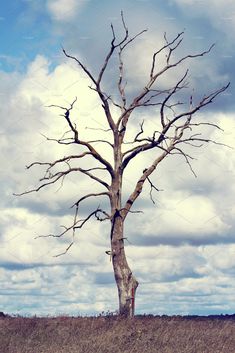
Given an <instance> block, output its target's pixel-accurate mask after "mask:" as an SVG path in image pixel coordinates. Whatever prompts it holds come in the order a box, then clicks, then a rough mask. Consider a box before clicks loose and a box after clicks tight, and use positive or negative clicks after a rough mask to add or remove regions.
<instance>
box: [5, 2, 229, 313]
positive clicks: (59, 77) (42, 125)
mask: <svg viewBox="0 0 235 353" xmlns="http://www.w3.org/2000/svg"><path fill="white" fill-rule="evenodd" d="M210 3H211V4H212V1H211V2H210ZM213 3H214V2H213ZM84 4H85V2H75V1H67V2H64V1H47V9H48V11H49V12H50V15H51V17H52V18H53V19H54V20H55V21H56V25H58V23H62V24H64V22H66V21H70V20H72V19H76V18H77V17H76V16H77V14H78V13H79V12H80V11H81V10H82V9H83V7H84ZM145 4H146V3H145ZM178 4H180V1H178ZM181 5H182V6H183V5H184V6H185V8H186V7H187V6H189V1H188V2H187V3H186V2H185V3H184V4H183V3H182V2H181ZM195 6H196V9H198V6H199V4H198V2H197V3H195ZM218 6H219V5H218ZM231 6H232V5H231ZM218 11H219V10H218ZM205 12H206V11H205ZM140 13H141V11H140V12H138V13H137V12H136V16H133V18H131V21H130V22H132V24H133V25H135V26H137V23H136V22H138V24H139V21H141V26H142V23H143V21H145V22H146V23H147V24H148V21H147V19H148V16H147V14H148V10H147V7H146V8H145V12H144V13H145V18H144V19H143V18H141V16H140ZM162 13H163V12H161V14H162ZM155 15H156V13H153V14H152V15H151V16H152V17H151V16H150V17H151V18H150V19H151V23H152V24H154V19H155V18H156V16H155ZM158 17H159V15H158ZM102 18H103V17H102ZM137 19H138V20H139V21H138V20H137ZM167 21H168V22H167ZM100 22H101V21H100ZM163 22H164V21H163ZM175 22H176V24H171V25H169V26H168V29H169V30H170V32H173V33H175V32H176V30H177V31H178V28H179V27H180V30H181V24H179V23H178V22H177V21H175ZM66 23H67V22H66ZM157 23H158V24H159V22H157ZM166 23H168V24H169V20H166V18H165V24H166ZM100 26H101V25H99V26H98V27H99V28H98V30H99V31H101V29H100V28H101V27H100ZM68 28H69V30H70V29H71V27H68ZM134 29H135V28H134ZM138 29H139V28H138ZM140 29H142V27H141V28H140ZM155 29H156V24H155ZM65 30H66V28H65ZM95 30H96V28H92V29H91V32H92V33H93V35H94V32H95ZM101 32H102V31H101ZM156 33H157V32H154V33H153V32H151V33H150V37H148V38H149V39H147V36H146V38H144V40H140V41H137V43H136V46H134V47H133V51H130V52H129V53H126V56H125V59H126V62H127V67H128V72H127V75H128V85H130V92H132V90H133V87H134V85H135V84H137V83H138V85H139V84H142V83H144V80H143V78H144V77H145V75H146V70H147V67H149V59H148V58H151V53H152V50H155V49H156V42H157V44H158V46H159V44H161V43H162V42H161V41H162V37H160V35H161V33H160V35H159V36H158V35H156ZM69 35H70V34H69ZM106 39H107V38H106V33H105V34H104V40H106ZM72 41H73V46H72V47H74V46H75V42H76V46H77V38H76V35H75V36H74V39H73V40H72ZM93 43H94V47H98V46H100V44H98V41H93ZM80 44H81V43H80ZM195 46H196V45H195ZM90 47H92V49H93V46H90ZM195 49H197V48H195ZM200 49H201V47H200ZM203 49H205V47H204V46H203ZM79 50H80V47H79ZM99 50H100V52H101V51H102V59H103V47H102V46H100V48H99ZM184 50H187V48H186V49H185V48H184ZM76 51H77V47H76ZM76 51H75V52H76ZM100 52H99V55H98V58H97V60H95V64H94V66H95V65H96V64H97V63H96V61H99V62H100V59H101V54H100ZM143 53H144V55H141V54H143ZM181 53H182V52H181ZM77 54H78V55H79V57H83V54H84V53H83V52H82V51H81V53H77ZM133 58H134V59H133ZM92 59H93V56H92ZM92 59H91V60H92ZM203 60H204V59H203ZM203 60H202V62H201V63H200V64H198V65H196V66H195V69H193V71H192V77H193V80H194V81H193V84H194V83H195V85H196V86H197V87H199V88H200V87H201V86H200V85H201V84H200V82H201V81H200V79H199V76H200V74H201V73H202V71H201V72H199V65H202V64H203V65H204V66H205V67H206V68H207V70H206V72H205V76H204V77H202V79H203V78H204V79H206V81H207V83H208V82H209V83H212V84H214V83H215V84H217V83H218V82H219V83H220V84H221V82H224V80H225V79H227V76H226V75H225V74H224V71H223V70H221V68H220V67H219V65H218V61H214V59H212V58H211V57H210V58H209V57H208V59H205V61H203ZM52 64H53V65H52ZM160 64H162V61H160V62H159V65H160ZM128 65H129V66H128ZM109 69H110V71H109V74H111V73H114V72H113V71H112V68H109ZM183 69H185V68H183ZM178 74H179V72H177V73H175V74H172V75H170V76H169V77H167V84H172V83H174V82H175V79H177V75H178ZM0 76H1V80H0V93H1V94H0V101H1V107H2V112H3V116H4V117H5V118H4V119H2V124H1V127H0V133H1V139H0V147H1V165H4V169H3V170H2V171H1V192H2V195H3V196H2V198H1V207H2V208H1V214H0V224H1V226H0V244H1V247H0V259H1V260H0V274H1V276H0V277H1V280H0V283H1V290H0V294H1V295H2V297H3V298H4V299H3V300H2V305H4V310H6V311H9V312H20V313H35V312H36V313H41V314H48V313H61V312H65V313H71V314H72V313H73V314H74V313H91V314H92V313H94V312H99V311H102V310H113V309H114V308H116V307H117V294H116V288H115V285H114V281H113V273H112V268H111V263H110V259H109V257H108V256H107V255H105V251H106V250H108V249H109V247H110V245H109V231H110V229H109V224H103V223H102V224H100V223H98V224H97V222H95V221H92V222H91V223H89V224H87V226H86V227H85V228H84V229H83V231H82V232H79V233H78V234H77V237H76V239H75V244H74V246H73V247H72V248H71V249H70V250H71V251H70V252H69V253H68V254H66V255H65V256H63V257H53V256H54V255H57V254H59V253H61V252H63V251H64V250H65V249H66V247H67V246H68V245H69V244H70V242H71V240H72V239H71V238H70V237H66V238H61V239H52V238H38V239H34V237H35V236H37V235H42V234H48V233H51V232H53V233H58V232H59V231H60V225H61V224H63V225H68V224H69V223H70V222H71V219H72V217H73V212H72V211H73V210H71V209H70V206H71V205H72V204H73V203H74V202H75V201H76V200H77V199H78V198H79V197H80V196H81V195H82V194H83V193H87V192H88V191H90V190H91V189H92V190H93V188H95V184H94V183H90V182H88V181H87V180H86V179H85V178H81V177H80V176H79V177H78V176H77V175H73V176H71V177H69V178H68V179H67V180H65V181H64V185H63V187H62V188H59V186H58V187H55V188H53V187H52V188H50V189H49V188H48V189H47V190H45V191H44V192H41V193H37V194H31V195H28V196H25V197H22V198H21V197H20V198H15V197H13V196H12V193H13V192H21V191H24V190H26V189H28V188H30V187H35V186H36V185H37V181H38V179H39V178H40V177H41V176H42V175H43V174H42V173H43V171H41V169H40V168H34V169H32V170H31V171H25V170H24V165H26V164H27V165H28V164H29V163H31V162H33V161H34V160H39V161H51V160H54V159H55V158H58V157H59V156H64V155H65V154H67V153H73V152H74V150H73V149H70V148H68V149H67V150H64V149H62V148H61V147H60V146H58V145H57V144H54V143H50V142H49V141H46V139H45V137H43V136H42V135H44V136H48V137H55V138H57V137H60V136H61V134H62V133H63V132H64V131H65V129H66V124H65V121H64V120H63V118H62V117H61V116H60V114H61V113H62V112H61V109H60V108H56V107H51V108H48V107H47V106H49V105H52V104H55V105H57V104H58V105H61V106H64V107H68V106H69V104H70V103H71V102H72V101H73V100H74V98H75V97H76V96H77V97H78V101H77V103H76V104H75V107H74V108H75V109H74V110H73V115H72V117H73V119H74V121H76V123H77V126H79V133H80V134H81V136H82V138H84V139H85V138H88V139H94V138H95V139H97V138H99V137H102V136H103V132H102V131H98V130H92V129H91V128H102V129H105V128H107V125H106V123H105V119H104V115H103V111H102V109H101V108H100V104H99V101H98V100H97V97H96V94H95V92H93V91H91V90H90V89H89V88H88V85H89V84H90V82H89V80H87V79H86V77H85V76H84V74H82V73H81V72H80V71H79V70H78V67H77V66H76V65H75V64H74V63H73V62H71V61H66V62H65V60H63V61H61V62H59V63H58V64H56V65H55V64H54V63H52V62H51V60H50V59H48V58H47V56H46V55H37V56H36V57H35V59H34V60H31V62H30V63H29V65H28V67H27V70H26V72H25V73H24V74H19V73H17V72H15V73H4V72H2V71H1V72H0ZM131 76H134V80H133V81H131ZM136 77H137V79H136ZM198 80H199V81H200V82H199V81H198ZM107 81H108V79H107ZM3 82H4V84H3ZM115 84H116V82H115ZM110 86H111V87H112V88H113V87H114V84H113V82H111V83H110ZM164 87H165V86H164ZM203 87H204V86H203ZM205 88H206V87H205ZM225 98H226V97H225V96H223V97H221V101H222V100H223V99H225ZM6 102H7V104H6ZM217 108H218V106H217ZM223 108H224V107H223V106H222V104H221V105H220V109H221V112H218V111H217V112H216V114H214V113H213V110H211V111H207V112H203V113H201V115H200V119H205V120H208V121H211V122H213V123H216V124H219V125H220V126H221V127H222V128H223V129H224V130H225V132H224V133H219V131H217V132H216V130H214V129H210V128H209V129H205V131H204V132H205V136H208V137H210V138H212V139H215V140H216V141H217V142H222V143H225V144H228V145H231V146H234V133H235V125H234V113H233V112H231V111H230V112H229V113H226V112H222V111H223V110H224V109H223ZM115 114H116V110H115ZM155 118H156V112H153V111H152V110H149V111H146V112H145V113H144V119H145V131H146V134H151V131H152V129H157V124H156V121H155ZM135 119H136V120H134V121H133V122H132V125H131V130H130V132H129V135H128V136H127V141H128V140H131V138H133V136H135V135H136V133H137V131H138V129H139V125H138V124H139V123H140V122H142V119H143V116H142V113H141V112H140V113H138V114H136V116H135ZM107 139H109V140H110V141H111V136H110V134H109V132H107ZM127 146H128V145H127ZM96 147H97V149H98V150H99V151H101V152H102V153H105V157H106V158H108V159H109V158H110V160H111V154H110V151H109V149H108V148H105V149H104V148H103V145H102V144H97V145H96ZM125 148H128V147H125ZM188 152H189V153H190V154H191V155H192V156H194V157H195V158H197V160H192V166H193V168H194V170H195V172H196V174H197V176H198V177H197V178H195V177H194V176H193V175H192V173H191V171H190V169H189V168H188V166H187V165H186V164H185V161H184V160H182V159H180V158H177V157H176V156H170V157H169V158H167V159H166V160H165V161H164V162H163V163H162V164H161V165H160V166H159V169H158V170H157V171H156V173H155V174H154V175H153V176H151V180H152V181H153V182H154V183H155V184H156V186H157V187H158V188H159V189H161V190H163V191H159V192H154V194H153V198H154V200H155V202H156V204H155V206H153V205H152V203H151V200H150V198H149V191H150V189H149V185H148V184H146V186H145V188H144V190H143V193H142V197H141V199H140V200H138V202H137V203H136V206H135V209H137V210H143V211H144V214H143V215H142V214H139V213H138V214H131V215H129V217H128V220H127V223H126V228H125V231H126V234H125V236H126V237H127V241H126V245H127V256H128V261H129V262H130V266H131V268H132V269H133V271H134V272H135V273H136V275H137V277H138V279H139V280H140V287H139V288H138V296H137V307H138V312H140V313H144V312H152V313H162V314H164V313H167V314H172V313H185V314H187V313H193V312H194V313H203V312H206V313H209V312H210V313H211V312H214V313H216V312H219V313H220V312H222V311H223V310H224V311H226V312H227V311H230V310H232V309H233V308H234V306H233V305H234V304H233V302H234V300H233V296H234V290H235V282H234V229H235V223H234V215H235V209H234V204H233V203H234V196H235V195H234V193H235V189H234V173H235V160H234V153H233V150H230V149H227V148H226V147H222V146H221V145H210V146H208V147H203V148H200V149H193V148H190V146H188ZM174 157H176V158H174ZM152 158H153V154H151V153H150V154H148V153H146V154H145V155H142V156H140V158H139V159H137V160H136V162H135V163H133V164H130V168H129V169H128V170H127V172H126V174H125V175H124V199H125V198H126V197H127V196H128V195H129V193H130V192H131V191H132V189H133V183H134V182H135V181H136V180H137V177H138V176H139V175H140V173H141V171H142V170H143V169H144V168H145V167H146V166H148V165H149V164H150V163H151V161H152ZM88 162H89V163H90V161H87V163H88ZM58 189H59V190H58ZM97 190H98V189H97ZM103 204H104V205H106V204H105V203H103ZM94 206H95V207H96V206H98V204H95V205H94V204H93V203H89V202H88V203H87V204H86V205H84V208H83V209H82V216H83V215H84V214H86V212H89V210H91V209H92V208H94ZM133 224H134V225H135V227H133ZM65 283H66V285H65ZM9 298H10V299H9ZM12 298H13V299H14V300H12ZM19 298H20V299H19ZM45 298H46V299H47V300H45ZM153 298H154V299H153ZM192 303H193V305H192ZM212 303H213V304H212ZM58 308H60V309H59V311H60V312H58Z"/></svg>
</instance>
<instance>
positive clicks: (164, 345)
mask: <svg viewBox="0 0 235 353" xmlns="http://www.w3.org/2000/svg"><path fill="white" fill-rule="evenodd" d="M0 352H1V353H150V352H151V353H155V352H156V353H235V315H230V316H229V315H226V316H215V317H199V316H198V317H181V316H173V317H168V316H147V315H146V316H136V317H135V318H132V319H121V318H119V317H117V316H100V317H67V316H64V317H63V316H60V317H54V318H50V317H48V318H39V317H31V318H24V317H9V316H6V317H4V316H3V317H1V318H0Z"/></svg>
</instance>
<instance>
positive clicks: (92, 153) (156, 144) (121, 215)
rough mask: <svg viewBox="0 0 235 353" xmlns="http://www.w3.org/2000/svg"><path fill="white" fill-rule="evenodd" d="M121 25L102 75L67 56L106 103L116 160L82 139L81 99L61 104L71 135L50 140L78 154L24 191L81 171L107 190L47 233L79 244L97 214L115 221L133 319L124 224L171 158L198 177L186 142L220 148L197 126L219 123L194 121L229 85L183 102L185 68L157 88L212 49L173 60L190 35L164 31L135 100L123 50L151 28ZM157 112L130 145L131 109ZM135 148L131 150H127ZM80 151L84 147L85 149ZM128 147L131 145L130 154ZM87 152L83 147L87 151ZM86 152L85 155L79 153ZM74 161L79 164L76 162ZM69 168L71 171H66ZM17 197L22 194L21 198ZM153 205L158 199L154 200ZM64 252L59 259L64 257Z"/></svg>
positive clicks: (114, 249) (124, 303)
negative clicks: (112, 90) (133, 167)
mask: <svg viewBox="0 0 235 353" xmlns="http://www.w3.org/2000/svg"><path fill="white" fill-rule="evenodd" d="M121 20H122V27H123V30H124V35H123V37H122V39H120V40H118V39H117V38H116V32H115V30H114V27H113V25H111V31H112V40H111V45H110V49H109V51H108V53H107V55H106V57H105V60H104V62H103V64H102V66H101V68H100V70H99V73H98V75H97V76H94V75H93V74H92V72H91V70H89V69H88V68H87V67H86V66H85V65H84V64H83V63H82V62H81V61H80V60H79V59H78V58H77V57H75V56H72V55H70V54H68V53H67V52H66V51H65V50H64V49H63V52H64V54H65V56H66V57H68V58H69V59H71V60H74V61H75V62H76V63H77V64H78V66H79V68H80V69H81V70H82V71H83V72H84V73H85V74H86V75H87V76H88V78H89V79H90V81H91V86H90V89H91V90H93V91H95V92H96V93H97V95H98V98H99V100H100V104H101V106H102V108H103V112H104V116H105V119H106V123H107V131H109V132H111V134H112V142H110V141H108V139H106V138H105V136H106V135H105V129H104V131H103V136H104V138H103V139H102V140H99V142H100V143H104V144H109V146H110V147H111V148H112V151H113V157H112V162H109V161H108V160H107V159H105V158H104V156H103V155H102V154H101V153H99V152H98V150H97V149H96V148H95V143H96V142H97V140H96V141H95V140H94V141H88V140H87V141H85V140H81V139H80V136H79V132H78V131H79V128H78V127H77V125H76V124H75V123H74V122H73V120H72V119H71V111H72V110H73V108H74V105H75V103H76V100H77V99H74V101H73V102H72V103H71V105H70V106H69V107H63V106H61V105H53V106H54V107H59V108H61V110H62V111H63V115H62V116H63V118H64V119H65V120H66V122H67V125H68V128H69V132H70V135H69V137H67V136H68V135H65V134H64V135H63V137H62V138H60V139H51V138H47V139H48V140H52V141H55V142H56V143H59V144H60V145H64V147H65V148H66V146H71V145H74V146H78V147H79V148H78V150H79V149H80V151H79V152H78V154H74V155H67V156H65V157H64V158H61V159H57V160H54V161H53V162H39V161H37V162H34V163H32V164H30V165H29V166H28V167H27V168H28V169H30V168H32V167H34V166H36V165H39V166H44V167H45V168H46V172H45V174H44V176H43V177H42V178H41V179H40V182H39V185H38V187H36V188H34V189H30V190H28V191H26V192H24V193H22V194H27V193H31V192H37V191H39V190H40V189H42V188H45V187H46V186H49V185H51V184H55V183H57V182H61V181H62V180H64V178H66V176H68V175H69V174H70V173H74V172H77V173H78V174H79V173H80V174H83V175H85V176H86V177H87V178H90V179H92V180H93V181H95V182H96V183H98V184H99V185H100V186H101V187H102V188H103V191H102V192H91V193H88V194H86V195H83V196H82V197H81V198H80V199H79V200H77V201H76V202H75V203H74V205H73V207H74V209H75V213H74V216H73V222H71V224H70V226H67V227H64V229H63V231H62V232H61V233H60V234H57V235H56V234H49V235H46V236H48V237H62V236H65V235H66V234H68V233H69V232H72V235H73V239H74V238H75V236H76V232H77V231H78V230H79V229H81V228H82V227H83V226H84V225H85V224H86V223H87V222H88V221H89V220H90V219H91V218H92V217H95V218H96V219H97V220H99V221H104V220H109V222H110V228H111V229H110V242H111V250H110V251H107V252H106V253H107V254H108V255H110V257H111V259H112V265H113V271H114V276H115V281H116V284H117V288H118V295H119V313H120V315H123V316H126V317H128V316H132V315H134V299H135V293H136V289H137V287H138V281H137V279H136V278H135V276H134V275H133V273H132V271H131V269H130V267H129V265H128V262H127V258H126V255H125V240H126V237H125V236H124V223H125V220H126V218H127V216H128V214H129V213H130V212H135V211H133V208H132V207H133V205H134V203H135V201H136V200H137V198H138V197H139V196H140V194H141V192H142V190H143V186H144V184H145V183H146V182H147V183H149V185H150V196H151V199H152V191H153V189H156V190H158V189H157V188H156V186H155V185H154V184H153V183H152V182H151V180H150V175H151V174H152V173H153V172H154V171H155V169H156V168H157V167H158V165H159V163H161V162H162V161H163V160H164V159H165V158H166V157H168V156H170V155H181V156H182V157H183V158H184V159H185V161H186V163H187V164H188V166H189V168H190V169H191V171H192V172H193V173H194V171H193V169H192V165H191V160H192V157H191V156H190V154H188V153H187V148H186V149H185V148H184V147H188V145H190V146H193V147H201V146H202V145H203V144H204V143H209V142H212V143H216V144H219V142H217V141H214V140H211V139H209V138H206V137H204V136H203V135H202V133H201V132H200V133H198V132H197V131H198V128H199V130H200V131H201V130H202V129H203V127H204V126H210V127H214V128H215V129H220V127H219V126H218V125H216V124H214V123H211V122H207V121H198V120H197V121H195V120H193V117H194V116H195V114H196V113H197V112H198V111H199V110H200V109H202V108H204V107H206V106H207V105H209V104H210V103H212V102H213V101H214V99H215V98H216V97H217V96H218V95H220V94H221V93H222V92H224V91H225V90H226V89H227V88H228V86H229V83H228V84H226V85H225V86H223V87H220V88H218V89H216V90H214V91H213V92H211V93H209V94H205V95H204V96H202V98H201V99H198V100H197V101H196V102H194V100H196V99H193V97H192V95H191V94H188V98H187V102H184V103H183V102H182V98H180V100H179V99H178V97H182V96H183V97H184V98H185V97H186V94H184V95H183V94H182V93H181V92H182V90H185V89H187V88H188V83H187V79H188V70H186V71H185V72H184V73H183V75H182V77H181V78H180V79H179V80H178V81H177V82H175V83H174V85H173V86H172V87H169V88H167V89H159V88H157V83H158V82H159V78H162V77H163V76H164V74H165V73H166V72H169V71H170V70H172V69H176V68H178V67H179V66H180V65H181V64H182V63H184V62H186V61H187V60H188V59H193V58H198V57H202V56H204V55H206V54H208V53H209V52H210V51H211V49H212V48H213V45H212V46H211V47H210V48H209V49H208V50H205V51H203V52H201V53H197V54H189V55H186V56H182V57H181V58H179V59H174V58H173V57H175V55H174V56H173V55H172V54H173V53H175V52H176V51H177V50H178V47H179V46H180V44H181V42H182V40H183V34H184V32H181V33H179V34H177V35H176V36H175V37H174V38H173V39H171V40H168V39H167V36H166V34H165V35H164V41H165V44H164V45H163V46H162V47H161V48H160V49H158V50H156V51H155V52H154V53H153V55H152V60H151V65H150V67H149V75H148V77H147V78H146V83H145V85H144V87H142V88H140V90H139V92H138V94H137V95H136V96H135V98H132V99H131V98H130V97H129V96H128V95H127V90H126V82H125V77H124V60H123V53H124V51H125V50H126V49H127V48H128V47H129V46H131V45H132V43H133V41H134V40H135V39H136V38H138V37H139V36H141V35H142V34H143V33H144V32H146V30H143V31H141V32H139V33H137V34H136V35H134V36H130V34H129V31H128V28H127V26H126V23H125V20H124V17H123V14H122V13H121ZM114 53H115V54H116V57H117V58H118V70H119V78H118V80H117V91H118V98H117V95H115V98H114V96H112V95H109V94H107V92H106V91H105V88H104V81H105V80H104V75H105V73H106V71H107V67H108V65H109V63H110V61H111V58H112V57H113V56H115V55H114ZM162 53H164V54H165V63H164V67H163V68H161V69H160V70H159V69H158V65H157V64H158V63H157V60H158V58H159V55H162ZM114 107H115V109H117V108H118V109H119V111H120V114H119V117H118V119H115V118H114V114H113V111H112V110H113V108H114ZM147 107H156V109H158V113H159V126H160V129H159V130H155V131H152V134H151V136H150V137H149V136H146V132H145V130H144V122H142V123H141V124H140V127H139V130H138V132H137V133H136V135H135V136H134V137H133V140H132V141H129V142H128V144H127V141H126V140H125V137H126V133H127V131H128V128H130V118H131V117H132V116H133V114H132V113H133V112H134V111H136V110H137V109H139V108H145V109H147ZM128 146H130V147H128ZM80 147H81V148H80ZM123 147H127V148H125V151H123V150H124V148H123ZM84 149H85V150H84ZM153 149H155V151H156V152H155V158H153V160H152V163H150V164H149V165H148V166H146V168H145V169H144V170H143V172H142V173H141V176H140V177H139V179H138V180H137V182H136V183H135V185H133V190H132V192H131V193H130V194H129V196H128V197H127V198H126V200H122V196H123V175H124V172H125V170H126V168H127V166H128V165H129V164H130V162H132V161H133V160H134V159H135V158H136V157H137V156H138V155H140V154H142V153H144V152H145V151H149V150H153ZM81 151H82V152H81ZM88 156H89V157H91V158H93V160H95V162H96V166H95V167H91V168H87V169H84V168H82V167H81V166H80V165H79V161H80V160H83V159H86V158H87V157H88ZM72 161H73V162H74V161H76V167H74V163H73V164H71V162H72ZM63 167H65V168H66V169H64V168H63ZM101 170H102V171H103V172H105V173H106V174H107V175H108V176H109V180H110V182H107V181H106V180H107V178H102V177H100V171H101ZM22 194H18V195H22ZM100 197H107V198H108V201H109V205H110V207H109V211H107V210H104V209H103V208H101V207H98V208H95V209H94V210H93V211H92V212H91V213H89V214H88V215H87V216H86V217H85V218H84V219H80V218H79V207H80V205H81V204H82V203H83V202H84V201H85V200H87V199H92V198H95V199H97V198H100ZM152 201H153V200H152ZM72 245H73V241H72V242H71V243H70V244H69V246H68V247H67V248H66V249H65V251H64V252H63V254H64V253H66V252H67V251H68V250H69V249H70V248H71V246H72ZM59 255H61V254H59Z"/></svg>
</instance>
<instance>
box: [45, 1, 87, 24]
mask: <svg viewBox="0 0 235 353" xmlns="http://www.w3.org/2000/svg"><path fill="white" fill-rule="evenodd" d="M85 4H86V0H81V1H76V0H47V8H48V11H49V13H50V15H51V17H52V19H54V20H56V21H61V22H68V21H70V20H71V19H74V18H75V17H76V16H77V15H78V13H79V12H80V11H82V9H83V7H84V5H85Z"/></svg>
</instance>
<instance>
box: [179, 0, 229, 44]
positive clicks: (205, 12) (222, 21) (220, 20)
mask: <svg viewBox="0 0 235 353" xmlns="http://www.w3.org/2000/svg"><path fill="white" fill-rule="evenodd" d="M173 1H174V2H175V3H176V4H177V5H179V6H180V8H181V9H182V11H183V12H184V13H185V14H186V13H187V14H189V15H190V16H192V17H197V16H203V17H206V18H209V20H210V24H211V25H212V26H214V27H215V28H217V29H220V30H222V31H223V32H225V33H226V35H228V37H231V35H232V31H233V30H234V27H235V17H234V13H235V5H234V1H233V0H222V1H217V0H208V1H203V0H202V1H195V0H173Z"/></svg>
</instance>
